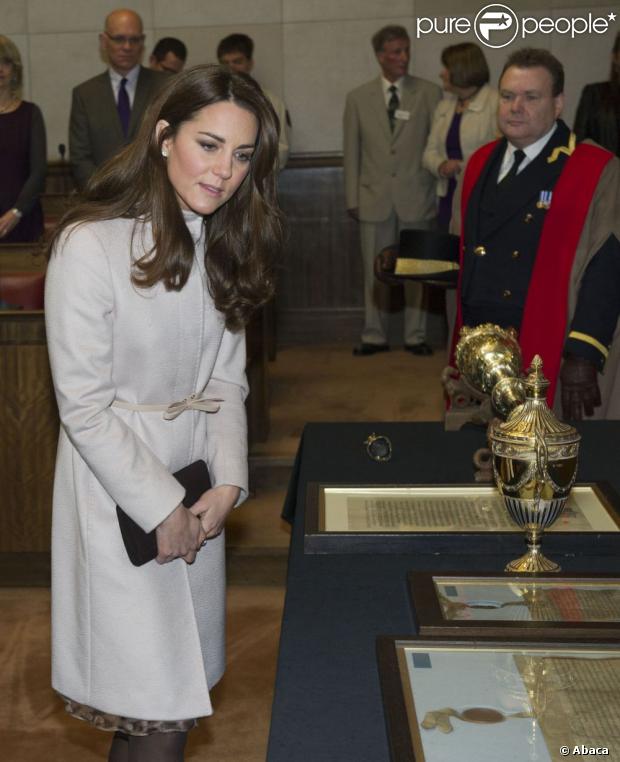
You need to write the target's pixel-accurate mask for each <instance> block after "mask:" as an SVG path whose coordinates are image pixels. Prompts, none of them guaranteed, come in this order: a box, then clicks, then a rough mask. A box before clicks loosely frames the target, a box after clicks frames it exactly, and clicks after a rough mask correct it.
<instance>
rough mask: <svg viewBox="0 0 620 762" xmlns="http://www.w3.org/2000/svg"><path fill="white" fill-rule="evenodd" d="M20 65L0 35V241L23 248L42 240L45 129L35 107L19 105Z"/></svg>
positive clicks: (16, 53)
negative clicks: (25, 245) (41, 198)
mask: <svg viewBox="0 0 620 762" xmlns="http://www.w3.org/2000/svg"><path fill="white" fill-rule="evenodd" d="M21 90H22V60H21V56H20V55H19V50H18V49H17V47H16V46H15V44H14V43H13V42H12V41H11V40H10V39H9V38H8V37H5V36H4V35H0V167H1V171H0V241H2V242H3V243H24V242H28V241H36V240H38V239H39V238H40V237H41V235H42V234H43V211H42V209H41V201H40V195H41V193H43V190H44V187H45V172H46V162H47V159H46V153H47V149H46V143H45V124H44V123H43V116H42V114H41V111H40V109H39V107H38V106H35V104H34V103H29V102H28V101H24V100H22V97H21Z"/></svg>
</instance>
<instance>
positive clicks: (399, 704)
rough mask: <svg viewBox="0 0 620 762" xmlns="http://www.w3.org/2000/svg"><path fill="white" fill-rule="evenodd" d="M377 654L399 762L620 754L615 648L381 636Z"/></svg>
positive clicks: (546, 761) (619, 655)
mask: <svg viewBox="0 0 620 762" xmlns="http://www.w3.org/2000/svg"><path fill="white" fill-rule="evenodd" d="M377 658H378V665H379V677H380V681H381V689H382V694H383V708H384V714H385V720H386V726H387V732H388V738H389V745H390V754H391V758H392V760H393V761H394V762H446V760H459V759H462V760H468V761H469V760H475V761H476V762H497V761H498V760H502V761H506V762H527V761H528V760H536V762H560V761H561V760H563V759H565V758H566V757H567V756H571V757H572V756H575V754H579V755H583V754H591V755H593V756H594V755H595V754H597V755H603V756H608V757H609V758H610V759H618V758H620V649H618V648H617V647H616V646H611V645H600V646H595V645H592V644H589V645H569V644H559V643H554V644H546V645H544V646H535V645H533V644H531V643H530V644H527V643H511V644H506V643H503V644H502V643H495V642H478V643H464V642H457V641H452V642H439V641H429V640H416V639H411V638H393V637H387V636H382V637H380V638H378V640H377ZM567 749H568V752H567V751H566V750H567ZM576 749H579V751H578V752H576V751H575V750H576ZM592 750H598V752H596V751H592Z"/></svg>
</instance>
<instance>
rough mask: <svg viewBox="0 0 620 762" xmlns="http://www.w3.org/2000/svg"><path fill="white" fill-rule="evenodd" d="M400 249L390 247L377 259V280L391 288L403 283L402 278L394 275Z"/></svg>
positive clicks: (380, 253) (379, 254) (381, 252)
mask: <svg viewBox="0 0 620 762" xmlns="http://www.w3.org/2000/svg"><path fill="white" fill-rule="evenodd" d="M397 257H398V249H397V248H396V247H392V246H388V247H387V248H385V249H383V250H382V251H380V252H379V253H378V254H377V256H376V257H375V278H377V279H378V280H380V281H381V282H382V283H387V284H388V285H389V286H394V285H397V284H400V283H402V282H403V280H402V278H400V277H399V276H398V275H394V268H395V267H396V259H397Z"/></svg>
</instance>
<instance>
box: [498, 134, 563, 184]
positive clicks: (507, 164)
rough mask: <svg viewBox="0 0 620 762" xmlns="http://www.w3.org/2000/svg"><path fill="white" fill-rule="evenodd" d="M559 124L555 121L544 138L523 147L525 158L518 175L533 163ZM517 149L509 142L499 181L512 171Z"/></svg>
mask: <svg viewBox="0 0 620 762" xmlns="http://www.w3.org/2000/svg"><path fill="white" fill-rule="evenodd" d="M557 126H558V123H557V122H554V123H553V127H552V128H551V129H550V130H549V132H546V133H545V134H544V135H543V136H542V138H538V140H537V141H536V142H535V143H532V144H531V145H529V146H526V147H525V148H522V149H521V150H522V151H523V153H524V154H525V159H523V161H522V162H521V164H519V168H518V169H517V174H518V175H520V174H521V172H522V171H523V170H524V169H525V168H526V167H527V165H528V164H531V163H532V162H533V161H534V159H535V158H536V157H537V156H538V154H539V153H540V152H541V151H542V150H543V148H544V147H545V146H546V145H547V142H548V140H549V138H550V137H551V136H552V135H553V133H554V132H555V131H556V129H557ZM516 150H517V147H516V146H513V145H512V143H508V146H507V147H506V151H505V153H504V158H503V159H502V164H501V166H500V168H499V175H498V176H497V182H498V183H501V181H502V180H503V179H504V177H506V175H507V174H508V173H509V172H510V168H511V167H512V162H513V157H514V154H515V151H516Z"/></svg>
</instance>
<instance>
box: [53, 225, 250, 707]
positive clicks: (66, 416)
mask: <svg viewBox="0 0 620 762" xmlns="http://www.w3.org/2000/svg"><path fill="white" fill-rule="evenodd" d="M186 221H187V223H188V227H189V228H190V231H191V232H192V236H193V238H194V241H195V242H196V250H197V256H196V259H195V264H194V267H193V269H192V271H191V275H190V277H189V280H188V282H187V284H186V285H185V287H184V288H183V289H182V290H181V291H180V292H177V291H166V290H165V289H164V287H163V286H162V285H161V284H157V285H156V286H154V287H153V288H151V289H146V290H145V289H140V288H136V287H134V286H133V285H132V284H131V282H130V247H131V245H132V244H131V234H132V230H133V227H134V221H132V220H111V221H106V222H98V223H88V224H84V225H82V226H78V227H77V228H75V229H74V230H73V231H72V233H71V235H70V236H69V237H68V238H67V236H66V235H65V237H64V239H63V240H62V241H61V242H60V245H59V246H58V247H57V250H56V252H55V253H54V255H53V257H52V258H51V261H50V264H49V268H48V271H47V280H46V293H45V314H46V325H47V338H48V346H49V354H50V361H51V366H52V375H53V379H54V386H55V390H56V397H57V400H58V407H59V411H60V418H61V429H60V438H59V443H58V454H57V462H56V477H55V484H54V503H53V506H54V508H53V511H54V512H53V529H52V684H53V687H54V688H55V689H56V690H57V691H59V692H60V693H62V694H64V695H66V696H68V697H70V698H72V699H74V700H75V701H78V702H81V703H84V704H87V705H89V706H92V707H94V708H96V709H100V710H102V711H104V712H109V713H113V714H119V715H123V716H127V717H132V718H136V719H147V720H177V719H186V718H192V717H199V716H203V715H208V714H211V712H212V708H211V702H210V699H209V689H210V687H211V686H212V685H213V684H214V683H216V682H217V681H218V680H219V678H220V677H221V675H222V673H223V671H224V617H225V611H224V608H225V591H224V587H225V577H224V574H225V572H224V537H223V534H222V535H220V536H219V537H218V538H216V539H213V540H209V541H208V542H207V544H206V546H205V547H203V548H202V549H201V550H200V552H199V553H198V556H197V558H196V561H195V563H194V564H193V565H191V566H188V565H187V564H186V563H185V562H184V561H183V560H182V559H176V560H174V561H172V562H171V563H168V564H164V565H161V566H160V565H159V564H157V563H156V562H155V561H151V562H150V563H148V564H146V565H144V566H142V567H134V566H132V564H131V563H130V562H129V559H128V558H127V555H126V552H125V549H124V546H123V543H122V540H121V535H120V531H119V527H118V521H117V516H116V509H115V506H116V504H117V503H118V504H119V505H121V506H122V507H123V508H124V509H125V511H126V512H127V513H128V514H129V515H130V516H131V517H132V518H133V519H134V520H135V521H136V522H137V523H138V524H140V526H142V528H143V529H144V530H146V531H150V530H151V529H153V528H154V527H156V526H157V525H158V524H159V523H160V522H161V521H162V520H163V519H164V518H165V517H166V516H168V515H169V514H170V513H171V512H172V511H173V510H174V508H175V507H176V506H177V505H178V504H179V502H180V501H181V500H182V498H183V495H184V491H183V489H182V488H181V487H180V485H179V484H178V483H177V482H176V480H175V479H174V478H173V477H172V476H171V474H172V472H174V471H176V470H178V469H180V468H182V467H184V466H186V465H188V464H189V463H191V462H193V461H195V460H197V459H200V458H202V459H204V460H205V461H206V462H207V464H208V466H209V471H210V474H211V481H212V483H213V485H214V486H215V485H219V484H232V485H236V486H239V487H240V488H241V490H242V497H245V495H246V494H247V440H246V417H245V407H244V400H245V397H246V394H247V385H246V379H245V337H244V334H243V333H238V334H233V333H231V332H229V331H228V330H226V329H225V327H224V320H223V317H222V315H221V314H220V313H219V312H217V311H216V310H215V307H214V306H213V302H212V300H211V298H210V296H209V294H208V291H207V287H206V276H205V271H204V263H203V256H202V254H201V252H202V251H203V250H204V245H203V242H202V239H200V240H198V239H199V238H200V235H201V226H202V220H201V218H199V217H195V216H193V217H191V218H189V217H188V218H187V219H186ZM143 236H144V237H143ZM143 241H144V244H143ZM150 243H151V238H150V230H149V228H148V226H147V225H144V224H142V223H138V224H137V234H136V235H135V237H134V241H133V256H134V257H136V256H140V255H142V253H143V251H144V248H143V246H144V245H146V248H148V247H149V246H150ZM203 390H204V391H205V392H206V395H207V396H209V397H212V398H220V399H221V400H222V402H221V403H220V409H219V411H218V412H217V413H204V412H199V411H194V410H187V411H185V412H183V413H181V415H179V416H178V417H177V418H176V419H174V420H171V421H168V420H164V418H163V417H162V413H161V412H142V411H140V412H137V411H132V410H125V409H119V408H116V407H111V405H112V403H113V401H114V400H120V401H124V402H129V403H141V404H144V403H147V404H148V403H150V404H161V403H170V402H174V401H178V400H181V399H183V398H185V397H187V396H188V395H190V394H191V393H193V392H203Z"/></svg>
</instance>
